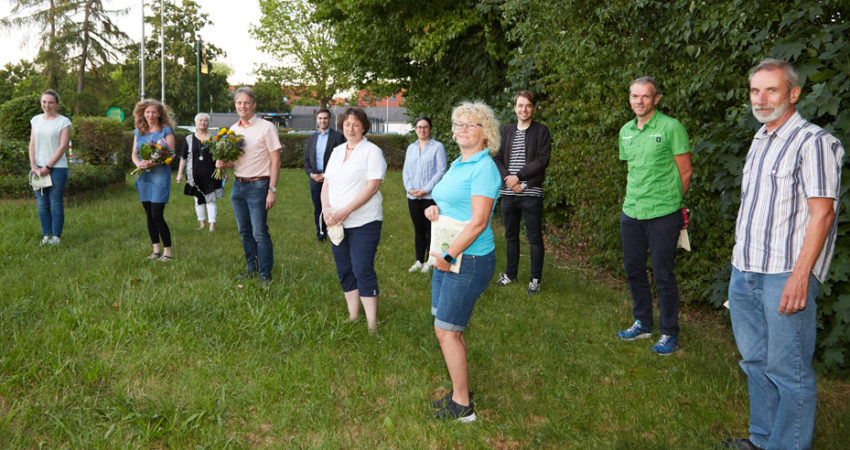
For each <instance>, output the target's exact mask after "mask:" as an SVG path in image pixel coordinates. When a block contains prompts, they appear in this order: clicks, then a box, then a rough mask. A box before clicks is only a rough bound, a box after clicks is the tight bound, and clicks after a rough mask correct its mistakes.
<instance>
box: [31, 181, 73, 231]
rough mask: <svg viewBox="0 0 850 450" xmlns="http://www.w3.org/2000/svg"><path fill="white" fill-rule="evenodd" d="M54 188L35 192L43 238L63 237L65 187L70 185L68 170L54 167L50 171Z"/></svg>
mask: <svg viewBox="0 0 850 450" xmlns="http://www.w3.org/2000/svg"><path fill="white" fill-rule="evenodd" d="M50 179H51V180H52V181H53V186H51V187H49V188H44V189H41V190H39V191H35V201H36V203H37V204H38V221H39V222H41V235H42V236H56V237H61V236H62V227H64V226H65V205H64V203H63V201H64V199H65V185H66V184H67V183H68V169H67V168H64V167H54V168H53V169H51V170H50Z"/></svg>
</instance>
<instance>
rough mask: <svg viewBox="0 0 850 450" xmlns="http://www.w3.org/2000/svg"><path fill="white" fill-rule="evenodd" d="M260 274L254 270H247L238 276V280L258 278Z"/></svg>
mask: <svg viewBox="0 0 850 450" xmlns="http://www.w3.org/2000/svg"><path fill="white" fill-rule="evenodd" d="M258 275H259V274H258V273H257V272H256V271H254V270H246V271H244V272H242V273H240V274H239V275H236V279H237V280H247V279H249V278H257V276H258Z"/></svg>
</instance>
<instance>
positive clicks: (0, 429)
mask: <svg viewBox="0 0 850 450" xmlns="http://www.w3.org/2000/svg"><path fill="white" fill-rule="evenodd" d="M280 188H281V189H280V193H279V196H278V198H279V201H278V204H277V205H276V206H275V208H274V209H273V210H272V212H271V216H270V219H269V222H270V224H271V233H272V237H273V240H274V244H275V257H276V262H275V264H276V266H275V271H274V273H273V275H274V283H273V284H272V286H271V287H270V288H268V289H264V288H261V287H259V286H257V285H256V284H255V283H246V284H243V285H240V284H238V283H237V282H235V281H234V280H233V276H234V275H235V274H236V273H238V272H239V271H241V270H242V268H243V267H242V256H241V255H242V250H241V245H240V242H239V238H238V235H237V233H236V225H235V222H234V220H233V217H232V213H231V209H230V204H229V201H227V200H226V199H225V201H220V202H219V223H218V226H217V230H216V232H215V233H212V234H210V233H208V232H206V231H196V230H195V229H194V228H195V227H196V226H197V222H196V221H195V218H194V211H193V207H192V205H191V199H190V198H189V197H186V196H183V195H182V186H178V185H176V184H175V185H173V192H172V198H171V202H170V203H169V205H168V207H167V208H166V218H167V220H168V222H169V225H170V226H171V230H172V234H173V236H174V252H175V260H174V261H173V263H170V264H162V263H153V262H149V261H145V260H144V257H145V256H147V255H148V254H149V253H150V245H149V243H148V238H147V233H146V231H145V222H144V213H143V211H142V208H141V206H140V205H139V204H138V202H137V200H136V194H135V191H134V189H133V187H132V180H131V179H128V180H127V183H126V185H124V186H118V187H115V188H112V189H108V190H106V191H104V192H103V193H102V195H87V196H85V197H80V198H72V199H69V200H68V208H67V213H66V214H67V222H66V231H65V233H64V235H63V237H62V245H61V246H60V247H59V248H50V247H45V248H40V247H38V242H39V240H40V232H39V227H38V219H37V214H36V208H35V205H34V201H4V202H0V223H2V230H0V249H2V253H0V254H2V262H0V289H2V299H0V339H2V341H0V342H2V344H0V447H3V448H21V447H23V448H33V447H46V448H150V447H154V448H163V447H172V448H256V447H261V448H263V447H265V448H289V447H324V448H336V447H354V448H446V447H457V448H487V447H491V448H520V447H535V446H537V447H548V448H551V447H561V448H564V447H567V448H658V449H666V448H712V447H713V446H715V445H716V443H717V442H718V441H719V440H721V439H723V438H727V437H730V436H739V435H744V434H745V431H746V427H747V417H748V413H747V396H746V383H745V378H744V376H743V375H742V373H741V372H740V370H739V369H738V366H737V360H738V353H737V350H736V349H735V346H734V342H733V340H732V336H731V331H730V327H729V323H728V316H726V315H725V314H724V313H717V314H715V313H707V312H704V311H698V310H689V309H685V310H684V311H683V313H682V318H681V326H682V330H683V331H682V335H681V340H682V346H683V348H682V351H680V352H679V353H677V354H676V355H675V356H671V357H667V358H661V357H658V356H655V355H653V354H652V353H651V352H650V351H649V348H650V346H651V345H652V342H651V341H641V342H634V343H623V342H619V341H618V340H617V339H616V337H615V335H614V332H615V331H616V330H618V329H619V328H621V327H623V326H626V325H628V323H629V322H630V320H631V319H630V317H631V307H630V300H629V297H628V294H627V292H626V291H625V290H624V289H623V287H622V284H621V283H611V282H610V281H609V280H607V279H606V278H605V277H604V276H602V275H599V274H596V273H593V272H588V271H584V270H581V269H580V268H578V267H575V266H574V265H572V264H571V263H570V262H569V261H555V260H553V259H552V258H550V259H549V261H547V267H546V271H545V274H544V275H545V280H544V285H543V286H544V289H543V291H542V292H541V293H540V294H539V295H537V296H535V297H528V296H527V295H526V293H525V289H526V287H525V286H524V285H513V286H509V287H507V288H497V287H495V286H493V287H491V288H489V289H488V290H487V291H486V292H485V293H484V295H483V296H482V297H481V299H480V300H479V302H478V304H477V306H476V309H475V312H474V314H473V318H472V321H471V323H470V328H469V330H468V332H467V340H468V343H469V359H470V374H471V384H472V387H473V390H474V391H475V393H476V394H475V399H476V403H477V410H476V412H477V413H478V415H479V416H480V420H479V421H478V422H476V423H474V424H471V425H459V424H444V423H435V422H434V421H433V420H431V418H430V412H431V411H430V410H429V408H428V406H427V404H426V402H427V401H428V400H430V399H433V398H436V397H437V396H439V395H441V394H443V393H445V392H446V391H447V389H448V388H449V386H450V384H449V382H448V375H447V374H446V372H445V368H444V364H443V360H442V356H441V353H440V350H439V348H438V346H437V343H436V340H435V338H434V337H433V329H432V318H431V316H430V314H429V304H430V303H429V302H430V300H429V299H430V297H429V295H430V283H429V277H428V276H426V275H423V274H419V273H415V274H410V273H408V272H407V270H406V269H407V268H408V267H409V265H410V264H411V263H412V261H413V258H412V253H413V250H412V246H413V238H412V226H411V224H410V219H409V217H408V213H407V206H406V201H405V199H404V196H403V194H402V191H403V188H402V187H401V182H400V174H399V173H397V172H391V173H390V174H388V180H387V182H386V183H385V185H384V186H383V188H382V192H383V195H384V216H385V222H384V227H383V234H382V239H381V244H380V247H379V251H378V256H377V261H376V265H377V271H378V276H379V281H380V284H381V289H382V292H381V297H380V304H379V316H380V332H379V334H378V336H375V337H373V336H369V334H368V333H367V329H366V324H365V321H360V322H358V323H354V324H346V323H343V319H345V317H346V316H347V314H346V312H345V306H344V300H343V298H342V295H341V292H340V289H339V286H338V284H337V281H336V275H335V269H334V265H333V259H332V256H331V253H330V249H329V247H328V245H327V244H318V243H314V242H312V236H313V231H312V225H311V220H312V215H311V208H312V206H311V203H310V199H309V190H308V188H307V182H306V180H305V177H304V175H303V173H302V172H301V171H300V170H284V171H283V172H282V177H281V182H280ZM228 191H229V186H228ZM497 217H498V215H497ZM496 222H497V223H496V224H495V226H496V228H497V230H496V235H497V236H499V235H500V225H499V224H498V219H497V220H496ZM497 245H498V246H499V249H498V250H497V253H498V255H499V260H500V262H499V266H498V267H503V265H504V262H503V261H504V252H503V245H504V243H503V240H502V239H501V238H498V237H497ZM525 271H527V259H525V258H524V259H523V261H522V264H521V272H520V276H521V278H524V277H525V276H526V275H524V274H525V273H526V272H525ZM819 381H820V386H819V387H820V392H819V397H820V403H819V414H818V420H817V430H816V441H815V445H816V447H819V448H835V447H840V446H841V445H843V444H841V443H842V442H845V441H846V439H847V437H848V436H850V407H848V406H847V405H848V400H850V386H848V384H847V383H846V382H841V381H836V380H828V379H821V380H819Z"/></svg>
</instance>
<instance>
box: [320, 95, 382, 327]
mask: <svg viewBox="0 0 850 450" xmlns="http://www.w3.org/2000/svg"><path fill="white" fill-rule="evenodd" d="M369 126H370V123H369V118H368V117H367V116H366V113H365V112H364V111H363V110H362V109H360V108H348V109H346V110H345V112H344V113H343V114H341V115H340V116H339V121H338V127H339V128H340V129H342V130H343V134H344V135H345V140H346V143H345V144H342V145H340V146H338V147H337V148H335V149H334V151H333V153H332V154H331V157H330V159H329V160H328V165H327V167H326V168H325V183H324V185H323V186H322V214H323V217H324V219H325V223H326V224H327V225H328V227H329V228H330V227H332V226H335V225H342V227H343V229H344V231H345V237H344V238H343V240H342V241H341V242H340V243H339V245H335V244H333V243H332V244H331V249H332V250H333V255H334V262H335V263H336V270H337V275H338V276H339V284H340V285H341V286H342V291H343V293H344V294H345V301H346V303H347V304H348V320H349V321H353V320H356V319H357V316H358V314H359V312H360V304H361V303H362V304H363V310H364V311H365V312H366V322H367V324H368V326H369V331H370V332H372V333H374V332H375V331H376V330H377V327H378V276H377V274H376V273H375V253H376V252H377V250H378V242H379V241H380V239H381V223H382V221H383V219H384V216H383V211H382V209H381V202H382V198H381V193H380V191H379V190H380V188H381V183H382V182H383V181H384V175H385V174H386V172H387V163H386V161H385V160H384V154H383V152H382V151H381V149H380V148H378V146H377V145H375V144H372V143H371V142H369V141H367V140H366V138H364V137H363V136H364V135H365V134H366V133H368V132H369Z"/></svg>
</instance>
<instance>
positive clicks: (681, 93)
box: [504, 0, 850, 370]
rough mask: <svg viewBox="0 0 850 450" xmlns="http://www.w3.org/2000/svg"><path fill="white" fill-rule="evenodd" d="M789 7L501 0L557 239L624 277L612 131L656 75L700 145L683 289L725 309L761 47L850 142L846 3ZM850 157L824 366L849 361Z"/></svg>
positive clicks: (804, 0) (817, 118)
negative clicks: (536, 108)
mask: <svg viewBox="0 0 850 450" xmlns="http://www.w3.org/2000/svg"><path fill="white" fill-rule="evenodd" d="M792 4H793V6H791V5H789V4H781V5H780V4H778V3H776V2H762V1H756V2H743V1H741V0H727V1H724V2H716V3H715V4H713V5H712V8H700V7H698V6H697V4H696V3H694V2H692V1H691V0H671V1H670V2H644V1H638V2H635V1H633V0H611V1H608V2H604V3H589V2H586V3H582V2H562V3H558V2H555V3H552V2H545V1H543V0H508V1H506V2H505V4H504V11H505V20H506V21H507V22H508V23H510V24H511V25H512V29H511V32H510V36H509V37H510V38H511V39H512V40H514V41H515V42H516V43H517V44H518V49H517V51H515V52H514V53H513V55H512V56H513V58H514V59H513V60H512V62H511V70H510V73H509V78H510V80H509V82H510V84H511V85H512V86H514V90H516V89H520V88H527V87H531V88H532V89H534V90H535V92H538V93H541V94H543V95H541V100H542V101H541V105H540V106H541V111H540V116H541V117H540V119H541V121H542V122H543V123H546V124H547V125H548V126H549V128H550V130H552V136H553V141H554V142H553V157H552V164H551V165H550V170H549V172H548V174H549V176H548V177H547V180H546V186H545V189H546V195H547V197H546V208H547V213H546V220H547V222H548V223H549V224H550V230H551V231H552V233H551V235H550V242H554V243H555V244H556V245H558V246H559V247H560V248H562V249H566V250H567V251H568V252H569V253H571V254H573V255H578V256H580V257H582V258H583V259H584V260H586V261H588V262H589V263H591V264H593V265H596V266H601V267H604V268H607V269H609V270H611V271H612V272H614V273H615V274H618V275H620V276H622V268H621V264H622V257H621V255H620V243H619V235H618V220H617V217H618V215H619V211H621V209H622V201H623V195H624V193H625V171H626V168H625V163H624V162H622V161H619V160H618V151H617V131H618V129H619V128H620V126H621V125H622V124H623V123H625V122H626V121H627V120H630V119H633V118H634V115H633V114H632V113H631V111H630V110H629V107H628V101H627V100H628V98H627V95H628V86H629V82H630V81H631V80H632V79H634V78H637V77H639V76H644V75H654V76H656V77H657V79H658V81H659V82H660V84H661V89H660V93H661V94H662V98H661V102H660V103H659V110H661V111H663V112H665V113H667V114H669V115H670V116H672V117H675V118H677V119H679V120H680V121H681V122H682V123H683V124H684V125H685V128H686V129H687V130H688V132H689V134H690V138H691V143H692V144H693V154H692V158H693V165H694V175H693V178H692V180H691V189H690V191H689V192H688V194H687V196H686V198H685V202H686V204H687V205H688V206H689V207H690V208H691V227H690V228H689V232H690V235H691V240H692V242H693V243H694V251H693V252H691V253H682V254H680V256H679V257H678V259H677V273H678V275H679V282H680V288H681V290H682V293H683V295H682V299H683V301H685V302H697V303H699V302H702V303H706V304H709V305H712V306H719V304H720V303H722V302H723V301H724V300H725V299H726V296H727V294H726V291H727V288H728V281H729V270H730V264H729V262H730V260H731V252H732V247H733V245H734V224H735V219H736V215H737V209H738V204H739V201H740V184H741V170H742V167H743V163H744V158H745V156H746V154H747V151H748V149H749V144H750V141H751V140H752V136H753V134H754V132H755V130H756V129H757V128H758V126H759V124H758V123H756V122H755V120H753V119H752V118H751V114H750V113H749V110H748V108H747V106H746V105H747V101H748V96H747V90H746V87H747V73H748V71H749V69H750V68H751V67H752V66H753V65H754V64H755V63H757V62H758V61H759V60H761V59H762V58H764V57H767V56H773V57H777V58H783V59H788V60H790V61H791V62H793V63H794V64H795V65H796V66H797V68H798V69H799V70H800V73H801V82H803V83H804V86H803V94H802V96H801V99H800V102H799V103H798V104H797V109H798V110H799V111H800V113H801V114H802V115H803V117H805V118H807V119H809V120H812V121H813V122H815V123H818V124H820V125H822V126H824V127H825V128H826V129H827V130H829V131H831V132H833V133H834V134H835V135H836V137H838V138H839V139H841V140H842V142H843V143H844V144H845V146H847V145H848V144H850V95H848V93H850V78H848V72H847V70H846V61H847V60H848V59H850V40H848V37H847V36H848V32H850V24H848V23H846V18H844V17H843V14H841V13H838V11H839V10H840V7H839V5H840V4H841V2H840V1H838V0H797V1H793V2H792ZM649 18H651V21H652V23H653V26H652V29H651V30H650V29H647V28H646V26H645V24H646V21H647V20H648V19H649ZM552 36H558V39H552ZM623 61H629V64H628V65H627V66H624V65H623ZM848 160H850V158H845V169H844V175H845V176H844V178H843V188H842V193H843V194H844V196H843V198H842V209H841V212H840V213H839V217H838V221H839V238H838V243H837V246H836V251H835V257H834V260H833V265H832V269H831V272H830V275H829V276H828V279H827V280H826V282H825V283H824V284H823V285H822V291H821V296H820V298H819V299H818V315H819V319H818V326H819V328H820V331H819V333H818V337H819V339H818V355H817V357H818V364H819V365H820V367H822V368H826V369H828V370H838V369H841V368H846V367H848V366H850V353H848V349H850V239H847V238H846V237H847V236H848V235H850V217H847V216H848V214H850V199H848V198H847V195H846V194H848V190H850V178H848V175H850V174H848V172H849V171H850V170H848V163H847V162H846V161H848Z"/></svg>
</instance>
